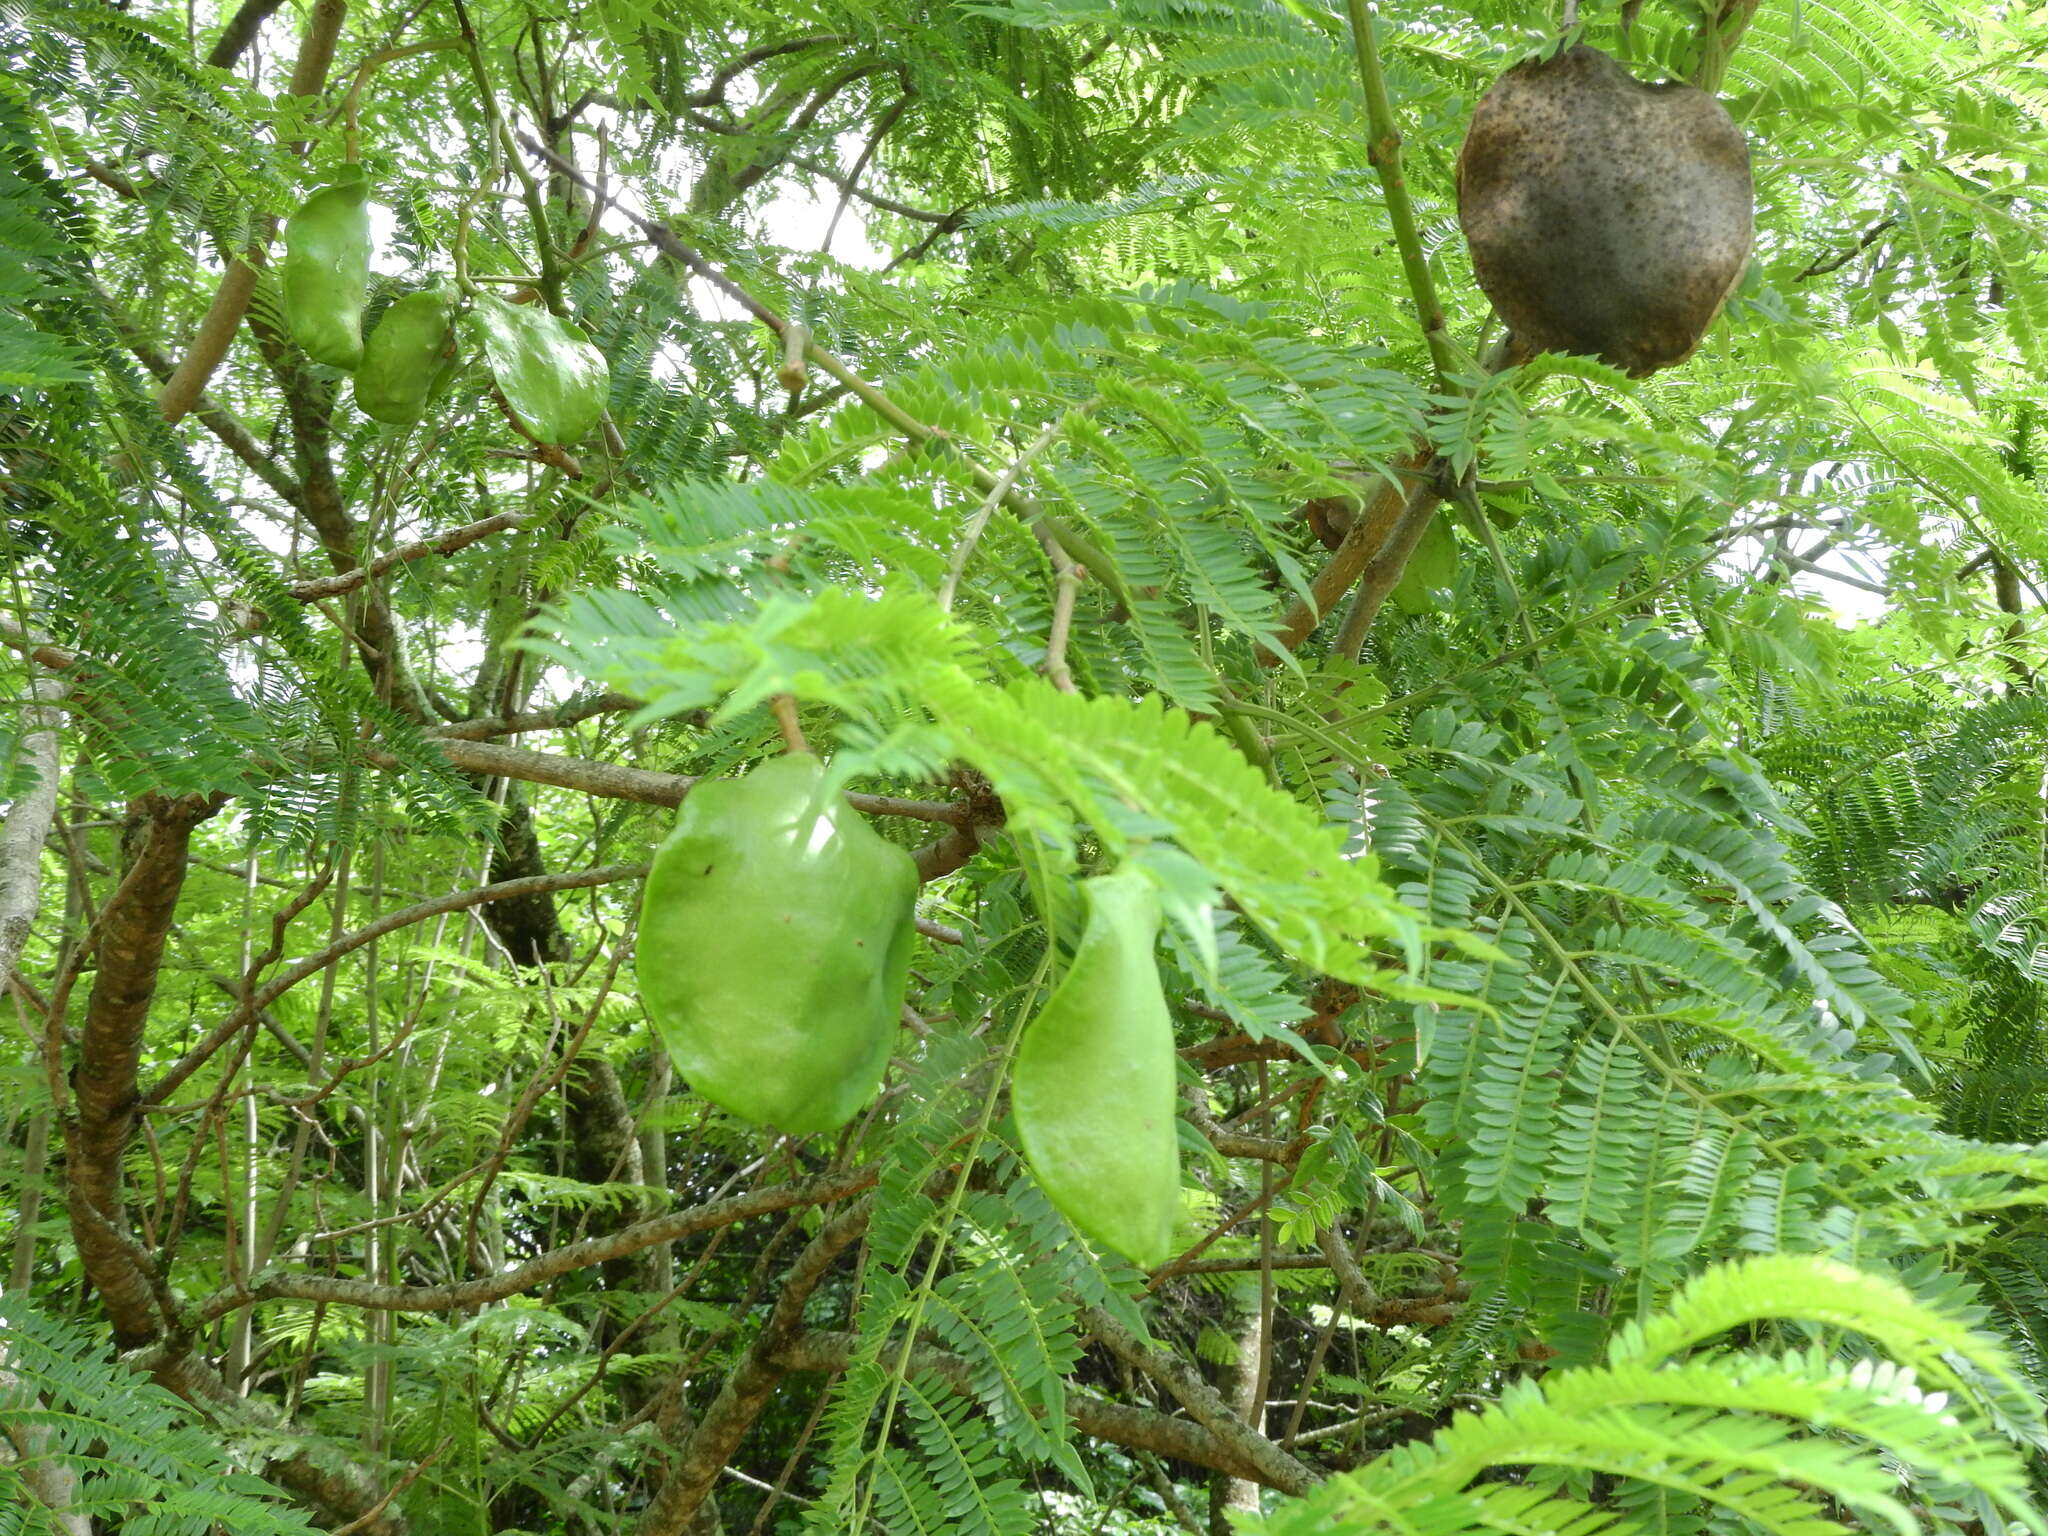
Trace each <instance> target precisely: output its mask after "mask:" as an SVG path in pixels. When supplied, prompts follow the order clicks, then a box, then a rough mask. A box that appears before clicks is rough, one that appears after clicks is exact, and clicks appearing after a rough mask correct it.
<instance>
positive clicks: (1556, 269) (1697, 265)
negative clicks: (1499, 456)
mask: <svg viewBox="0 0 2048 1536" xmlns="http://www.w3.org/2000/svg"><path fill="white" fill-rule="evenodd" d="M1753 202H1754V196H1753V193H1752V190H1751V186H1750V175H1749V146H1748V145H1747V144H1746V143H1745V142H1744V141H1743V137H1742V130H1741V129H1740V128H1738V127H1736V126H1735V124H1734V122H1733V121H1732V120H1731V119H1730V118H1729V116H1728V114H1727V112H1725V111H1724V110H1722V107H1721V104H1720V103H1719V102H1718V101H1716V100H1714V98H1713V97H1711V96H1709V95H1707V94H1706V92H1704V91H1700V90H1696V89H1694V88H1693V87H1692V86H1689V85H1684V84H1680V83H1677V82H1673V81H1665V82H1662V83H1659V84H1654V85H1653V84H1650V83H1649V82H1647V81H1643V80H1638V79H1636V78H1635V76H1633V75H1631V74H1630V73H1629V72H1628V71H1627V70H1626V69H1625V68H1623V67H1622V66H1621V65H1620V64H1618V63H1616V62H1615V61H1614V60H1613V59H1611V58H1609V57H1608V56H1607V55H1606V54H1604V53H1602V52H1600V50H1599V49H1597V48H1588V47H1585V46H1583V45H1581V46H1579V47H1575V48H1568V49H1566V50H1565V51H1564V52H1562V53H1560V54H1558V55H1557V56H1556V57H1554V58H1549V59H1531V60H1529V61H1528V62H1526V63H1523V64H1517V65H1516V66H1515V67H1514V68H1513V69H1511V70H1509V71H1508V72H1507V73H1506V74H1505V75H1502V76H1501V77H1500V79H1499V80H1497V81H1495V82H1494V85H1493V88H1492V89H1491V90H1489V91H1488V92H1487V93H1486V95H1485V96H1484V97H1482V98H1481V99H1480V102H1479V105H1478V107H1477V108H1475V109H1474V111H1473V113H1472V126H1471V128H1470V129H1469V130H1468V131H1467V133H1466V135H1465V144H1464V147H1463V149H1461V150H1460V151H1459V153H1458V220H1459V222H1460V223H1461V224H1462V225H1463V226H1464V229H1465V239H1466V242H1467V243H1468V244H1469V245H1470V246H1471V248H1472V267H1473V271H1474V272H1475V273H1476V275H1477V276H1478V278H1479V286H1480V287H1481V288H1483V289H1485V290H1486V296H1487V297H1488V298H1489V299H1491V300H1492V301H1493V306H1494V308H1495V309H1497V310H1499V311H1500V314H1501V318H1502V319H1503V320H1505V321H1507V323H1508V327H1509V329H1510V330H1511V331H1512V332H1513V333H1514V339H1515V342H1516V343H1517V345H1518V347H1519V349H1520V350H1521V351H1522V352H1524V353H1525V354H1526V353H1531V352H1575V353H1585V354H1589V355H1591V356H1595V357H1599V358H1601V359H1603V360H1605V361H1606V362H1609V363H1611V364H1613V365H1614V366H1615V367H1617V368H1624V369H1626V370H1627V371H1628V372H1630V373H1632V374H1635V375H1637V376H1641V375H1643V374H1647V373H1653V372H1655V371H1656V370H1657V369H1659V368H1668V367H1670V366H1671V365H1672V364H1673V363H1678V362H1683V361H1684V360H1685V359H1686V358H1687V357H1689V356H1690V355H1691V354H1692V350H1693V348H1694V347H1696V346H1698V345H1699V341H1700V338H1701V337H1702V336H1703V335H1705V334H1706V330H1707V327H1708V326H1709V325H1711V324H1712V323H1713V319H1714V315H1715V313H1716V312H1717V311H1718V310H1719V309H1720V307H1721V304H1722V301H1723V300H1725V299H1726V298H1727V297H1728V294H1729V291H1730V290H1731V289H1733V288H1734V286H1735V284H1736V282H1737V281H1738V280H1739V279H1740V278H1741V276H1742V272H1743V268H1744V266H1745V265H1746V264H1747V262H1748V260H1749V247H1750V237H1751V227H1752V223H1753V219H1754V213H1753Z"/></svg>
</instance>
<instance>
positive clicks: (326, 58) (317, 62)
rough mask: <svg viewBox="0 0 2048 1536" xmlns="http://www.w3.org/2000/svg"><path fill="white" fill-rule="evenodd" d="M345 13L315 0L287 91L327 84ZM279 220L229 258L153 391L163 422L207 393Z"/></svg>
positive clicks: (334, 2)
mask: <svg viewBox="0 0 2048 1536" xmlns="http://www.w3.org/2000/svg"><path fill="white" fill-rule="evenodd" d="M347 15H348V0H316V3H315V4H314V6H313V15H312V19H311V20H309V21H308V22H307V23H306V32H305V36H304V39H303V40H302V41H301V42H300V44H299V58H298V62H297V64H296V65H294V66H293V68H292V79H291V85H290V86H289V87H288V88H287V94H289V95H293V96H317V95H319V94H320V92H321V89H322V88H323V87H324V86H325V85H326V84H327V71H328V68H329V67H330V66H331V65H332V64H333V63H334V45H335V42H336V40H337V39H338V38H339V37H340V36H341V24H342V21H343V20H344V19H345V18H346V17H347ZM237 19H239V18H237ZM259 20H260V18H259ZM223 41H225V39H223ZM279 222H280V220H279V218H278V216H277V215H276V214H274V213H272V214H266V215H265V216H264V217H263V218H262V219H261V220H260V221H259V226H258V231H257V236H256V238H255V239H254V240H253V241H251V242H250V245H249V248H248V250H247V251H246V252H244V253H243V254H242V255H240V256H237V257H234V258H233V259H231V260H230V261H229V262H228V269H227V271H225V272H224V273H222V274H221V279H220V286H219V287H218V288H216V289H215V290H214V294H213V303H212V305H211V306H209V307H208V309H207V311H206V318H205V319H203V320H201V321H200V322H199V330H198V332H197V334H195V335H194V336H193V338H192V344H191V345H190V346H188V347H187V348H186V349H185V358H184V361H183V362H181V363H179V364H178V366H177V368H176V370H175V371H174V372H173V373H172V374H171V377H170V378H169V379H168V380H166V381H165V383H164V387H163V389H162V390H161V391H159V392H158V394H157V397H156V403H157V409H158V410H159V411H161V412H162V413H163V418H164V420H165V421H167V422H170V423H171V424H173V425H176V424H177V423H178V422H179V421H182V420H183V419H184V417H185V414H186V413H187V412H188V411H190V410H191V409H192V407H193V406H194V405H195V404H196V403H197V402H198V400H199V397H200V395H201V394H203V393H204V392H205V390H206V385H207V381H208V380H210V379H211V378H212V377H213V375H214V371H215V370H216V369H217V368H219V367H220V365H221V359H223V358H224V357H226V356H227V355H228V347H229V345H230V344H231V343H232V342H233V341H234V339H235V329H236V327H238V326H239V325H240V324H241V323H242V316H243V315H244V314H246V313H248V309H249V300H250V299H251V298H252V297H254V295H255V292H256V275H257V266H258V264H259V263H261V262H262V260H263V253H264V251H265V250H266V249H267V248H268V247H269V245H270V242H271V240H272V239H273V238H274V237H275V236H276V234H277V226H278V224H279Z"/></svg>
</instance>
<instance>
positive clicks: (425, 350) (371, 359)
mask: <svg viewBox="0 0 2048 1536" xmlns="http://www.w3.org/2000/svg"><path fill="white" fill-rule="evenodd" d="M454 371H455V294H454V292H453V291H452V290H450V289H448V288H444V287H439V286H436V287H433V288H423V289H421V290H420V291H419V292H418V293H409V294H407V295H406V296H405V297H404V298H402V299H399V300H397V301H395V302H394V303H393V304H392V305H391V307H390V308H389V309H387V310H385V311H384V314H383V316H382V317H381V318H380V319H379V320H378V321H377V324H376V325H375V327H373V328H372V329H371V331H370V335H369V338H368V339H367V340H366V341H365V342H364V343H363V360H362V363H361V365H360V366H358V367H357V369H356V377H355V392H356V409H358V410H359V411H361V412H362V413H363V414H364V415H365V416H367V417H369V418H370V419H371V420H372V421H381V422H384V423H386V424H388V425H390V426H395V427H409V426H411V425H412V424H413V423H414V422H416V421H418V420H419V419H420V417H421V416H422V415H424V414H425V412H426V409H427V401H428V400H430V399H432V398H433V395H434V393H435V391H436V390H438V389H439V388H440V387H441V386H442V385H443V384H445V383H446V382H447V381H448V376H449V374H451V373H453V372H454Z"/></svg>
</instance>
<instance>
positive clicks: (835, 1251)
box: [637, 1200, 869, 1536]
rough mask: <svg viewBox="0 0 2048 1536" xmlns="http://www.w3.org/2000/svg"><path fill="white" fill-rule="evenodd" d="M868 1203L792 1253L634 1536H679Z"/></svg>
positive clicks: (860, 1229)
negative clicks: (756, 1326)
mask: <svg viewBox="0 0 2048 1536" xmlns="http://www.w3.org/2000/svg"><path fill="white" fill-rule="evenodd" d="M868 1214H869V1202H868V1201H865V1200H863V1201H861V1202H860V1204H858V1205H856V1206H853V1207H851V1208H850V1209H847V1210H844V1211H841V1212H840V1213H839V1214H838V1215H837V1216H835V1217H833V1218H832V1219H831V1220H830V1221H828V1222H826V1223H825V1225H824V1227H823V1228H822V1229H821V1230H820V1231H819V1233H818V1235H817V1236H816V1237H814V1238H812V1239H811V1241H810V1242H809V1243H808V1244H807V1245H806V1246H805V1248H804V1251H803V1252H802V1253H800V1254H798V1255H797V1258H796V1262H795V1263H793V1264H792V1265H790V1267H789V1270H788V1273H787V1274H786V1276H785V1277H784V1279H783V1282H782V1291H781V1293H780V1294H779V1295H778V1296H777V1297H776V1299H775V1307H774V1310H773V1311H772V1312H770V1313H769V1314H768V1321H767V1323H766V1324H765V1325H764V1326H763V1327H762V1329H761V1332H760V1334H759V1335H758V1336H757V1337H756V1338H755V1340H754V1342H753V1344H752V1346H751V1347H749V1348H748V1350H747V1352H746V1354H745V1356H743V1357H742V1358H741V1360H740V1363H739V1364H738V1365H736V1366H734V1367H733V1371H732V1374H731V1375H730V1376H728V1377H726V1379H725V1384H724V1385H723V1386H722V1387H720V1388H719V1390H718V1396H717V1397H716V1398H714V1399H713V1400H712V1403H711V1406H710V1407H709V1408H707V1409H705V1410H704V1415H703V1417H702V1418H700V1419H699V1420H698V1421H697V1427H696V1428H695V1429H694V1430H693V1431H691V1434H690V1438H689V1442H688V1443H687V1444H686V1445H685V1446H684V1447H683V1452H682V1456H681V1457H680V1458H679V1459H678V1460H677V1462H676V1463H675V1464H674V1465H673V1466H672V1467H670V1469H669V1474H668V1476H667V1478H666V1479H664V1480H663V1482H662V1485H661V1488H660V1490H659V1491H658V1492H657V1493H656V1494H655V1496H654V1498H653V1500H652V1501H651V1502H650V1503H649V1504H648V1506H647V1509H646V1512H645V1513H643V1514H642V1515H641V1517H640V1524H639V1526H638V1527H637V1536H684V1532H686V1531H687V1530H689V1528H690V1523H691V1520H692V1519H693V1518H694V1517H695V1515H696V1513H697V1511H698V1509H699V1508H700V1507H702V1505H703V1503H704V1499H705V1496H706V1495H708V1494H709V1493H710V1492H711V1489H712V1488H713V1486H714V1485H716V1483H717V1482H718V1476H719V1473H720V1472H722V1471H723V1470H724V1469H725V1464H726V1463H727V1462H728V1461H730V1460H732V1456H733V1452H735V1451H737V1450H738V1449H739V1446H740V1441H741V1440H743V1439H745V1438H746V1433H747V1431H748V1430H749V1429H751V1428H752V1427H753V1424H754V1421H755V1420H756V1419H758V1418H759V1417H760V1416H761V1410H762V1409H763V1408H765V1407H767V1406H768V1399H769V1398H770V1397H772V1396H773V1395H774V1393H775V1388H776V1386H777V1385H778V1384H779V1383H780V1382H781V1380H782V1378H783V1376H784V1374H785V1373H786V1371H787V1369H788V1367H786V1366H782V1365H778V1364H776V1362H775V1356H776V1354H777V1352H778V1351H779V1350H781V1348H782V1347H783V1346H784V1345H785V1344H787V1343H789V1342H790V1341H791V1340H792V1339H794V1338H795V1337H796V1336H797V1335H798V1334H799V1333H801V1332H802V1331H803V1325H804V1305H805V1303H806V1302H808V1301H809V1300H810V1299H811V1293H812V1292H814V1291H816V1290H817V1288H818V1285H819V1282H821V1281H822V1280H823V1279H824V1278H825V1276H826V1275H827V1274H828V1273H829V1272H830V1271H831V1268H832V1265H833V1264H834V1262H836V1261H837V1259H838V1258H839V1255H840V1254H842V1253H843V1252H845V1251H846V1249H847V1247H848V1246H849V1245H850V1244H852V1243H853V1242H855V1241H856V1240H857V1239H858V1238H859V1237H860V1235H861V1234H862V1233H864V1232H865V1231H867V1229H868Z"/></svg>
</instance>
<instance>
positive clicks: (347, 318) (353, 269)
mask: <svg viewBox="0 0 2048 1536" xmlns="http://www.w3.org/2000/svg"><path fill="white" fill-rule="evenodd" d="M282 282H283V286H284V313H285V323H286V324H287V325H288V326H289V327H290V329H291V333H292V339H293V340H295V341H296V342H298V344H299V345H300V346H301V347H303V348H304V349H305V351H306V355H307V356H308V357H310V358H312V359H313V361H314V362H316V363H327V364H329V365H330V366H332V367H335V368H345V369H353V368H354V367H355V366H356V365H357V364H358V363H360V362H361V361H362V360H363V306H364V305H365V304H366V303H368V301H369V295H370V183H369V181H368V180H367V179H366V178H365V176H364V174H363V168H362V167H361V166H360V165H345V166H343V167H342V168H341V170H340V172H339V173H337V176H336V179H335V181H334V182H333V184H332V185H330V186H325V187H322V188H321V189H320V190H319V191H317V192H315V193H313V194H312V195H311V196H310V197H308V198H307V199H306V200H305V202H303V203H302V204H300V205H299V211H298V212H297V213H295V214H293V215H292V216H291V217H290V218H288V219H286V220H285V223H284V267H283V272H282Z"/></svg>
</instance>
